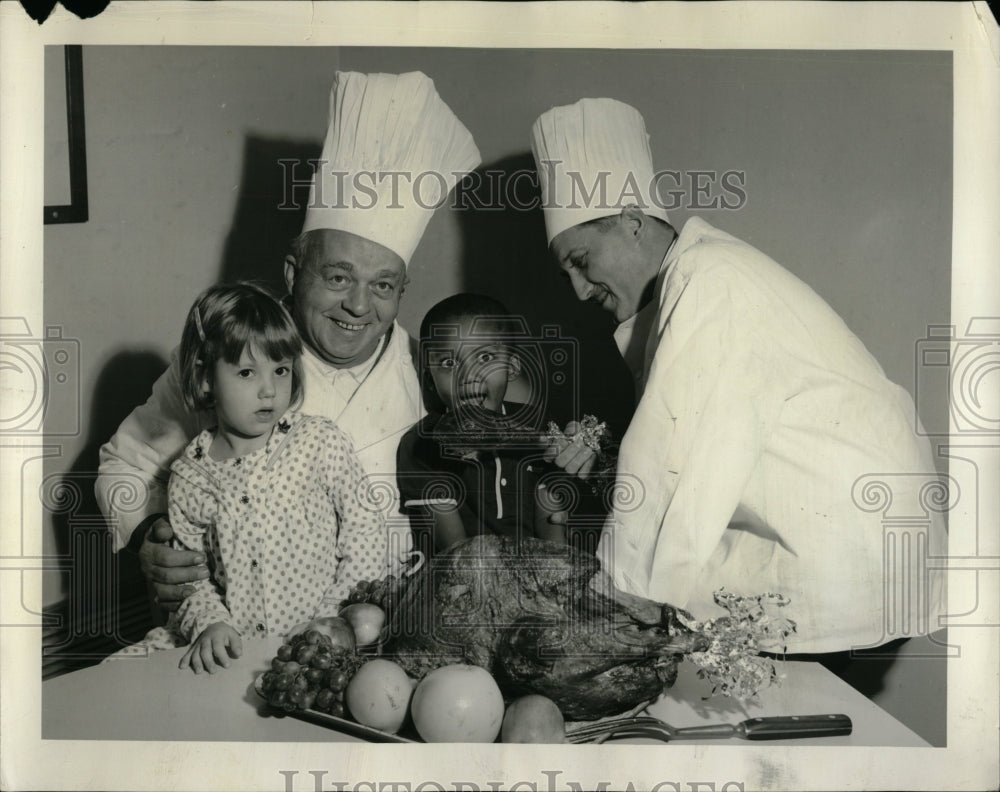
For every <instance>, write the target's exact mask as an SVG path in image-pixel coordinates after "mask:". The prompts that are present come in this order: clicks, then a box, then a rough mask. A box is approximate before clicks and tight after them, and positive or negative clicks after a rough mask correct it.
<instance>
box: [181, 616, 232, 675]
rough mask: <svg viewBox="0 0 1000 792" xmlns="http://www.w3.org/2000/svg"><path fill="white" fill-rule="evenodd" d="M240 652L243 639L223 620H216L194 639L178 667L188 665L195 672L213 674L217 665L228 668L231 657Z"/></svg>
mask: <svg viewBox="0 0 1000 792" xmlns="http://www.w3.org/2000/svg"><path fill="white" fill-rule="evenodd" d="M242 654H243V640H242V639H241V638H240V634H239V633H238V632H236V630H234V629H233V628H232V627H230V626H229V625H228V624H226V623H225V622H216V623H215V624H212V625H210V626H209V627H206V628H205V629H204V630H203V631H202V633H201V635H199V636H198V637H197V638H196V639H195V642H194V643H193V644H191V648H190V649H188V650H187V652H185V653H184V657H182V658H181V662H180V665H179V666H178V668H187V667H188V666H190V667H191V670H192V671H194V672H195V673H196V674H200V673H201V672H202V671H208V673H210V674H214V673H215V672H216V671H217V670H218V668H219V666H222V667H223V668H229V664H230V662H231V661H230V658H231V657H239V656H240V655H242ZM216 663H218V665H216Z"/></svg>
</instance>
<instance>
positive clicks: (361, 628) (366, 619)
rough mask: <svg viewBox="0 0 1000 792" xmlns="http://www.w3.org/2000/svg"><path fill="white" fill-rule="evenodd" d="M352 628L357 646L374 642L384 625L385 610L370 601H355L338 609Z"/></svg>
mask: <svg viewBox="0 0 1000 792" xmlns="http://www.w3.org/2000/svg"><path fill="white" fill-rule="evenodd" d="M340 617H341V618H342V619H346V620H347V623H348V624H350V625H351V627H352V628H353V630H354V637H355V638H356V639H357V641H358V646H365V645H367V644H372V643H375V642H376V641H377V640H378V639H379V637H380V636H381V635H382V628H383V627H384V626H385V611H384V610H382V609H381V608H380V607H379V606H378V605H375V604H373V603H371V602H355V603H353V604H352V605H348V606H347V607H346V608H343V609H342V610H341V611H340Z"/></svg>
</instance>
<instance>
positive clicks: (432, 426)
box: [397, 294, 573, 551]
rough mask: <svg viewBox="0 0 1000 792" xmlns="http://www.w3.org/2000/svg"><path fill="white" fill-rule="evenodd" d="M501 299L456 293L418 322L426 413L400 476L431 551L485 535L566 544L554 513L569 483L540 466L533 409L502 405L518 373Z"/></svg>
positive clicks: (405, 449)
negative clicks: (426, 519) (424, 519)
mask: <svg viewBox="0 0 1000 792" xmlns="http://www.w3.org/2000/svg"><path fill="white" fill-rule="evenodd" d="M510 327H511V317H510V314H509V313H508V312H507V309H506V308H505V307H504V306H503V305H502V304H501V303H499V302H498V301H496V300H494V299H492V298H490V297H485V296H482V295H477V294H456V295H453V296H452V297H448V298H447V299H445V300H442V301H441V302H439V303H438V304H437V305H435V306H433V307H432V308H431V309H430V310H429V311H428V312H427V315H426V316H425V317H424V320H423V322H422V324H421V326H420V365H421V380H422V384H423V388H424V401H425V403H426V405H427V408H428V410H429V414H428V415H427V416H426V417H425V418H424V419H423V420H422V421H420V423H418V424H417V425H416V426H415V427H413V429H411V430H410V431H409V432H407V434H406V435H404V436H403V439H402V440H401V441H400V444H399V453H398V466H397V470H398V473H397V477H398V480H399V492H400V499H401V503H402V505H403V508H404V510H406V511H408V512H409V513H411V514H415V513H416V514H420V513H421V512H422V513H423V514H426V515H429V516H430V522H431V536H430V540H429V541H428V540H427V538H426V536H424V537H421V536H420V533H419V521H414V524H413V527H414V529H415V532H414V539H415V541H416V542H417V543H418V544H419V543H421V539H423V542H422V543H423V545H424V547H425V548H426V549H427V550H429V551H441V550H444V549H445V548H447V547H450V546H451V545H452V544H455V543H456V542H459V541H461V540H463V539H465V538H467V537H470V536H475V535H478V534H484V533H496V534H501V535H507V536H535V537H538V538H543V539H549V540H552V541H558V542H565V541H566V527H565V525H564V524H562V523H561V522H560V518H559V517H556V518H555V519H553V515H555V514H556V513H557V512H561V511H562V510H563V509H564V508H565V503H564V500H563V499H562V498H561V497H560V495H559V494H557V493H559V492H562V491H564V490H566V488H567V487H570V486H573V485H572V483H571V482H569V481H568V480H567V477H565V476H560V475H558V472H557V471H555V470H554V469H553V468H552V467H550V466H548V465H547V464H546V463H545V462H544V461H543V460H542V452H541V449H540V448H539V447H538V445H537V442H538V438H539V436H540V430H539V428H538V427H537V426H534V425H532V422H533V419H532V418H530V417H527V418H526V417H525V416H526V415H527V414H529V413H531V412H533V410H532V409H531V407H530V405H523V404H515V403H511V402H507V401H505V396H506V394H507V386H508V384H509V383H510V382H511V381H512V380H514V379H516V378H517V377H518V376H519V375H520V373H521V370H522V359H521V356H520V355H519V354H518V350H517V347H516V344H514V343H512V342H513V341H515V340H516V339H513V338H512V336H511V334H510V333H509V332H506V333H505V332H504V328H507V329H508V330H509V329H510Z"/></svg>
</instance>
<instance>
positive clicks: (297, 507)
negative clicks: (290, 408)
mask: <svg viewBox="0 0 1000 792" xmlns="http://www.w3.org/2000/svg"><path fill="white" fill-rule="evenodd" d="M212 437H213V433H212V431H210V430H208V431H204V432H202V433H201V434H200V435H198V436H197V437H195V438H194V440H192V441H191V443H190V444H189V445H188V447H187V448H186V449H185V451H184V453H183V454H182V455H181V457H180V458H178V460H177V461H176V462H175V463H174V464H173V466H172V468H171V472H172V475H171V478H170V485H169V510H170V524H171V526H173V529H174V534H175V536H176V540H175V545H176V546H178V547H183V548H185V549H189V550H198V551H202V552H204V553H205V555H206V556H207V557H208V559H209V567H210V569H211V572H212V575H211V579H210V580H206V581H200V582H198V583H196V584H194V585H195V589H196V591H195V593H194V594H192V595H191V596H190V597H188V598H187V599H185V600H184V602H183V604H182V605H181V607H180V609H179V610H178V611H177V614H176V616H175V617H173V618H172V619H171V622H170V623H169V624H168V629H167V631H166V632H167V633H169V634H171V637H172V638H173V640H171V637H168V636H166V635H164V634H163V632H162V631H160V632H159V633H158V635H157V636H154V635H152V634H151V635H150V636H147V640H149V639H153V638H156V639H157V640H155V641H150V643H151V645H153V644H155V645H171V644H174V645H176V644H178V643H189V642H191V641H193V640H194V639H195V638H196V637H197V636H198V635H199V634H200V633H201V632H202V630H204V629H205V628H206V627H208V626H209V625H211V624H213V623H215V622H220V621H221V622H225V623H227V624H229V625H231V626H232V627H234V628H235V629H236V630H237V631H238V632H239V633H240V634H241V635H242V636H244V637H248V636H262V635H267V634H270V633H279V634H283V633H286V632H288V630H290V629H291V628H292V627H295V626H296V625H298V624H300V623H302V622H304V621H308V620H310V619H312V618H315V617H317V616H324V615H335V614H336V612H337V607H338V606H339V604H340V602H341V600H342V599H344V598H345V597H346V595H347V593H348V592H349V591H350V590H351V588H352V587H353V586H354V584H355V583H356V582H357V581H359V580H363V579H364V580H371V579H373V578H380V577H383V576H384V575H385V574H386V573H387V571H388V565H387V561H388V558H387V554H388V542H387V531H386V527H385V520H384V515H383V514H382V513H381V512H380V510H379V507H378V506H377V505H376V503H375V500H374V499H373V497H372V493H371V492H370V491H369V487H368V485H367V482H366V481H365V474H364V471H363V469H362V468H361V464H360V463H359V462H358V459H357V457H356V456H355V454H354V451H353V448H352V447H351V442H350V440H349V439H348V437H347V435H346V434H344V432H342V431H341V430H340V429H338V428H337V426H336V425H335V424H334V423H332V422H331V421H329V420H327V419H325V418H319V417H314V416H301V415H298V414H297V413H295V412H289V413H287V414H286V415H285V417H284V418H283V419H282V420H281V421H280V422H279V424H278V425H277V426H276V427H275V430H274V432H273V433H272V435H271V438H270V439H269V440H268V443H267V445H266V446H265V447H264V448H262V449H260V450H259V451H256V452H254V453H252V454H249V455H247V456H244V457H236V458H232V459H226V460H223V461H216V460H213V459H211V458H210V457H209V455H208V448H209V446H210V445H211V442H212ZM164 639H166V640H164Z"/></svg>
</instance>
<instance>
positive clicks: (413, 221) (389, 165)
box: [302, 72, 480, 264]
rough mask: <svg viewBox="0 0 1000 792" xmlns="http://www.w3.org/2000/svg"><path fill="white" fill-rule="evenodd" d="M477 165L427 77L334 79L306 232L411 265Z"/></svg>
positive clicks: (345, 75) (341, 75) (475, 153)
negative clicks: (333, 232) (439, 212)
mask: <svg viewBox="0 0 1000 792" xmlns="http://www.w3.org/2000/svg"><path fill="white" fill-rule="evenodd" d="M479 163H480V157H479V150H478V149H477V148H476V144H475V141H473V139H472V135H471V134H470V133H469V130H468V129H466V128H465V127H464V126H463V125H462V122H461V121H459V120H458V119H457V118H456V117H455V114H454V113H453V112H452V111H451V108H449V107H448V105H446V104H445V103H444V102H443V101H442V100H441V97H440V96H438V93H437V91H436V90H434V82H433V81H432V80H431V79H430V78H429V77H427V75H425V74H422V73H421V72H409V73H407V74H398V75H397V74H358V73H357V72H337V73H336V75H335V76H334V79H333V88H332V89H331V90H330V124H329V128H328V129H327V133H326V140H325V141H324V142H323V154H322V157H321V161H320V162H319V163H318V165H317V170H316V174H315V175H314V177H313V184H312V187H311V188H310V191H309V206H308V208H307V209H306V219H305V223H304V225H303V229H302V230H303V231H311V230H313V229H317V228H333V229H338V230H341V231H350V232H351V233H352V234H357V235H358V236H361V237H364V238H365V239H369V240H371V241H373V242H378V243H379V244H381V245H383V246H384V247H387V248H388V249H389V250H392V251H393V252H394V253H397V254H398V255H399V256H400V258H402V259H403V262H404V263H405V264H409V263H410V257H411V256H412V255H413V251H414V250H415V249H416V247H417V243H418V242H419V241H420V237H421V236H422V235H423V233H424V229H425V228H426V227H427V223H428V222H430V219H431V215H433V214H434V210H435V209H436V208H437V207H438V206H439V205H440V204H441V203H442V202H444V201H445V200H446V199H447V196H448V193H449V191H450V190H451V189H452V188H453V187H454V186H455V184H456V183H457V182H458V180H459V179H460V178H461V177H462V176H464V175H465V174H466V173H468V172H469V171H471V170H472V169H473V168H475V167H476V166H477V165H479ZM317 191H318V194H317Z"/></svg>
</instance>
